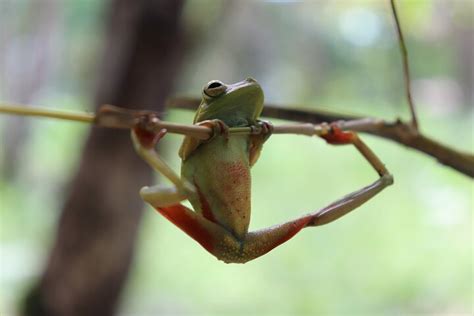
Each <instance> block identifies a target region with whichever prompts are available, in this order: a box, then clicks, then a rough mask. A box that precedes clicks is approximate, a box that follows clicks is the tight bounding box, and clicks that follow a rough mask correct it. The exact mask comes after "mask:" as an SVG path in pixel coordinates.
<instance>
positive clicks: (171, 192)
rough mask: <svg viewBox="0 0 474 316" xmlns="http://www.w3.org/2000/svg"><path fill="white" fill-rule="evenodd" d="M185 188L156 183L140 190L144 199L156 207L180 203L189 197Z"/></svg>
mask: <svg viewBox="0 0 474 316" xmlns="http://www.w3.org/2000/svg"><path fill="white" fill-rule="evenodd" d="M185 191H186V190H185V189H178V187H176V186H174V187H164V186H162V185H155V186H152V187H143V188H141V190H140V196H141V197H142V199H143V200H144V201H146V202H148V203H150V204H151V205H153V206H155V207H166V206H170V205H175V204H178V203H179V202H181V201H184V200H186V199H187V194H186V193H185Z"/></svg>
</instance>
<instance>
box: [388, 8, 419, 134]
mask: <svg viewBox="0 0 474 316" xmlns="http://www.w3.org/2000/svg"><path fill="white" fill-rule="evenodd" d="M390 6H391V8H392V13H393V19H394V20H395V25H396V28H397V34H398V44H399V46H400V52H401V54H402V63H403V77H404V82H405V93H406V97H407V101H408V106H409V107H410V113H411V124H412V126H413V128H414V129H415V130H416V131H417V130H418V118H417V116H416V112H415V104H414V103H413V99H412V97H411V88H410V87H411V80H410V67H409V63H408V51H407V47H406V45H405V40H404V38H403V32H402V28H401V26H400V21H399V19H398V14H397V9H396V7H395V0H390Z"/></svg>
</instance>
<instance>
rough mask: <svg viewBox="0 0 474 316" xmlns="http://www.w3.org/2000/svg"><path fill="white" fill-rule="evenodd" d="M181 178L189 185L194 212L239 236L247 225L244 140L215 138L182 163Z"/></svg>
mask: <svg viewBox="0 0 474 316" xmlns="http://www.w3.org/2000/svg"><path fill="white" fill-rule="evenodd" d="M181 175H182V177H183V178H185V179H187V180H188V181H189V182H191V183H193V184H194V185H195V186H196V189H197V195H196V196H193V197H190V202H191V204H192V205H193V207H194V210H195V211H196V212H199V213H201V214H202V215H203V216H205V217H206V218H207V219H209V220H211V221H214V222H216V223H219V224H220V225H221V226H223V227H225V228H227V229H228V230H229V231H230V232H232V233H233V234H234V235H236V236H237V237H243V236H244V235H245V234H246V233H247V231H248V226H249V222H250V186H251V179H250V166H249V155H248V137H246V136H232V137H229V138H228V139H225V137H224V136H217V137H216V138H214V139H213V140H212V141H210V142H208V143H204V144H201V145H200V146H199V147H198V148H196V149H195V151H194V152H193V153H192V154H191V155H190V156H189V157H188V158H187V159H186V160H185V161H183V164H182V167H181Z"/></svg>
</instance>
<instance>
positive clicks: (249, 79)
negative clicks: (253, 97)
mask: <svg viewBox="0 0 474 316" xmlns="http://www.w3.org/2000/svg"><path fill="white" fill-rule="evenodd" d="M245 81H247V82H257V80H255V79H253V78H252V77H248V78H247V79H245Z"/></svg>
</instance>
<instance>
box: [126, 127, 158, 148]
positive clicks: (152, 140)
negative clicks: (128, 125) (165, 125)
mask: <svg viewBox="0 0 474 316" xmlns="http://www.w3.org/2000/svg"><path fill="white" fill-rule="evenodd" d="M133 131H134V132H135V135H137V137H138V140H139V141H140V144H141V145H142V146H143V147H145V148H152V147H153V146H155V145H156V143H158V141H159V140H160V139H161V138H163V136H165V134H166V129H162V130H161V131H159V132H158V133H156V132H150V131H148V130H146V129H143V128H140V127H135V128H134V129H133Z"/></svg>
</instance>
